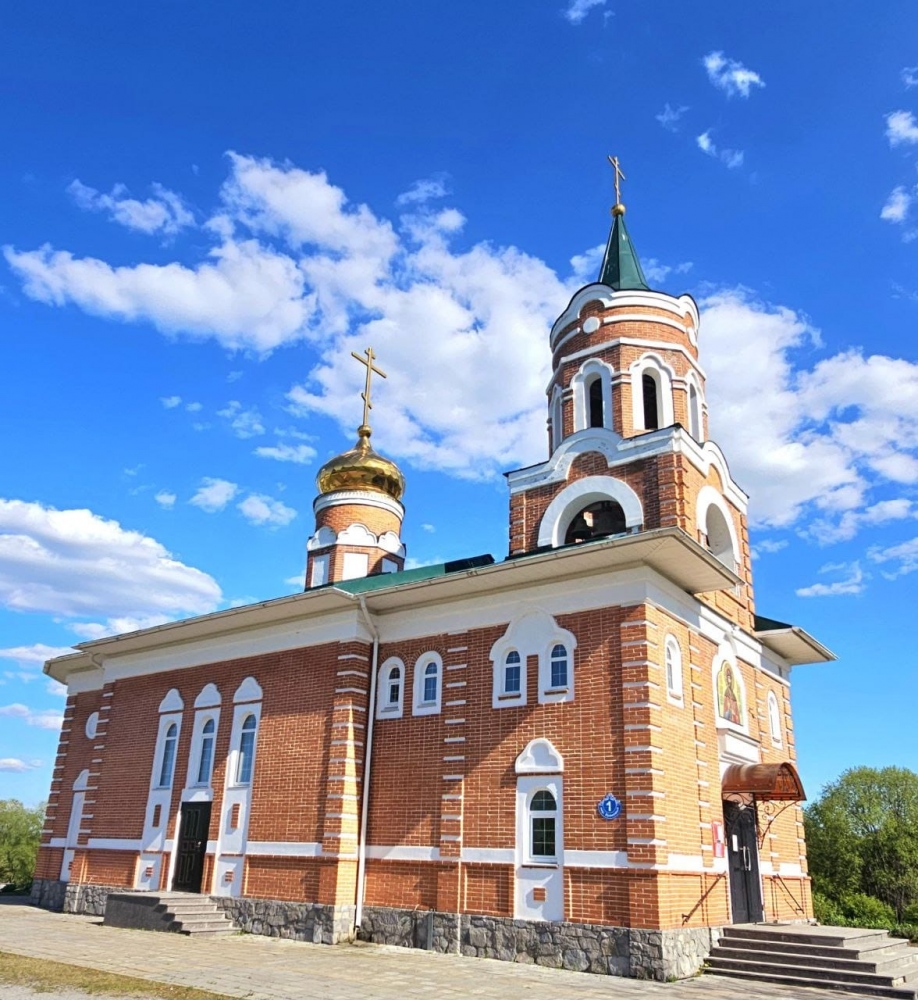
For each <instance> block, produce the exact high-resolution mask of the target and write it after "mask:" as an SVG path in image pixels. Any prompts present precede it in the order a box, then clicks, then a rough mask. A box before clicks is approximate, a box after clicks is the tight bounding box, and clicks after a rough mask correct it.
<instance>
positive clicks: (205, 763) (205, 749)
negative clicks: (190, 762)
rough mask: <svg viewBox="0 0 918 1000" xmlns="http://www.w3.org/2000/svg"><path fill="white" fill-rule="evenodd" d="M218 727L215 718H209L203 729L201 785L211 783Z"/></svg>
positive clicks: (199, 780) (199, 782)
mask: <svg viewBox="0 0 918 1000" xmlns="http://www.w3.org/2000/svg"><path fill="white" fill-rule="evenodd" d="M250 718H251V716H250ZM216 728H217V727H216V725H215V724H214V720H213V719H208V720H207V722H205V723H204V728H203V729H202V730H201V759H200V760H199V761H198V784H199V785H209V784H210V774H211V771H212V770H213V766H214V733H215V731H216Z"/></svg>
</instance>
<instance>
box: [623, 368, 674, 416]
mask: <svg viewBox="0 0 918 1000" xmlns="http://www.w3.org/2000/svg"><path fill="white" fill-rule="evenodd" d="M645 372H647V373H650V374H651V375H652V376H653V377H654V379H655V381H656V383H657V422H658V427H657V428H648V427H647V424H646V421H645V420H644V382H643V376H644V374H645ZM629 373H630V375H631V416H632V421H633V423H634V429H635V430H636V431H643V430H648V429H660V428H663V427H670V426H671V425H672V424H674V423H675V422H676V418H675V415H674V413H673V376H674V372H673V370H672V368H670V366H669V365H667V364H666V363H665V362H664V361H663V359H662V358H661V357H659V356H658V355H656V354H644V355H642V356H641V357H640V358H638V360H637V361H635V362H634V364H633V365H631V367H630V369H629Z"/></svg>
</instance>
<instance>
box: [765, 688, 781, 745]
mask: <svg viewBox="0 0 918 1000" xmlns="http://www.w3.org/2000/svg"><path fill="white" fill-rule="evenodd" d="M768 728H769V729H770V730H771V742H772V743H774V744H775V745H780V744H781V710H780V709H779V708H778V698H777V695H776V694H775V693H774V691H769V692H768Z"/></svg>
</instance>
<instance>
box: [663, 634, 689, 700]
mask: <svg viewBox="0 0 918 1000" xmlns="http://www.w3.org/2000/svg"><path fill="white" fill-rule="evenodd" d="M670 655H671V656H672V665H673V670H672V681H673V683H672V684H670V676H669V668H668V662H667V661H668V660H669V658H670ZM663 675H664V680H665V681H666V697H667V700H668V701H669V702H670V703H671V704H673V705H679V706H680V707H682V706H683V705H684V704H685V700H684V695H683V677H682V647H681V646H680V645H679V640H678V639H677V638H676V637H675V636H674V635H671V634H670V635H667V636H666V639H665V640H664V643H663Z"/></svg>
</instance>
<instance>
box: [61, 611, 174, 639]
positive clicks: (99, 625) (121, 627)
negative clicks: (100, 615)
mask: <svg viewBox="0 0 918 1000" xmlns="http://www.w3.org/2000/svg"><path fill="white" fill-rule="evenodd" d="M169 620H170V619H169V616H168V615H133V616H130V615H120V616H116V617H113V618H109V619H108V620H107V621H105V622H72V623H71V624H70V625H69V626H68V628H69V629H70V631H71V632H73V633H74V635H78V636H79V637H80V638H81V639H104V638H105V637H106V636H109V635H124V634H126V633H127V632H139V631H140V630H141V629H145V628H155V627H156V626H157V625H163V624H165V623H166V622H167V621H169Z"/></svg>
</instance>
